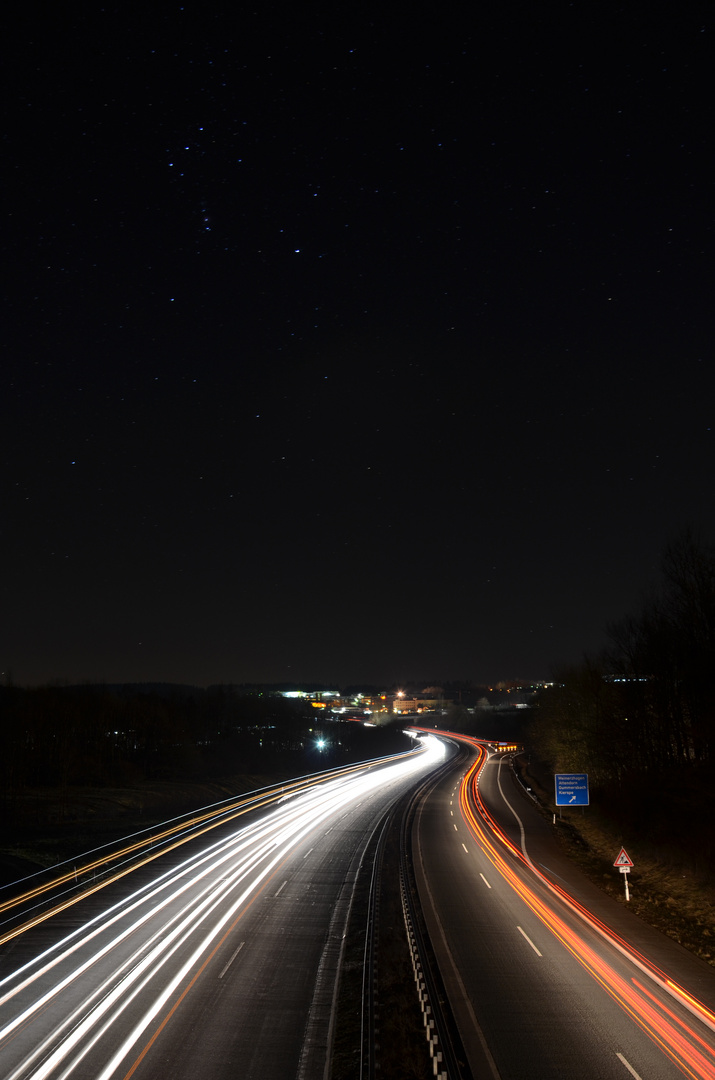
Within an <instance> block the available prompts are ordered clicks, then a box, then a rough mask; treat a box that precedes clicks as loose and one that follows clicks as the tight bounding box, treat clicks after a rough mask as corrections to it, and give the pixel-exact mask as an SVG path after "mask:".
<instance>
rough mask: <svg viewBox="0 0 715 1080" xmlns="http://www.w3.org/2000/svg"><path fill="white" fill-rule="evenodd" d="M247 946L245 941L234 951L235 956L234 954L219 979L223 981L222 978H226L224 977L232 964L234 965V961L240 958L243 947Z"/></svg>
mask: <svg viewBox="0 0 715 1080" xmlns="http://www.w3.org/2000/svg"><path fill="white" fill-rule="evenodd" d="M245 944H246V942H245V941H242V942H241V944H240V945H239V946H238V948H237V949H234V951H233V954H232V956H231V959H230V960H229V961H228V963H227V964H226V966H225V967H224V969H223V971H222V972H221V974H220V975H219V979H222V978H223V977H224V975H225V974H226V972H227V971H228V969H229V968H230V967H231V964H232V963H233V962H234V960H235V959H236V957H237V956H238V954H239V953H240V951H241V949H242V948H243V946H244V945H245Z"/></svg>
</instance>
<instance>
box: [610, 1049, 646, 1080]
mask: <svg viewBox="0 0 715 1080" xmlns="http://www.w3.org/2000/svg"><path fill="white" fill-rule="evenodd" d="M616 1057H617V1058H618V1060H619V1061H620V1062H622V1063H623V1064H624V1065H625V1067H626V1068H627V1069H628V1072H629V1073H630V1074H631V1076H634V1077H635V1080H641V1077H640V1076H639V1074H638V1073H637V1072H636V1070H635V1069H634V1068H633V1066H632V1065H629V1064H628V1062H627V1061H626V1059H625V1058H624V1056H623V1054H619V1053H616Z"/></svg>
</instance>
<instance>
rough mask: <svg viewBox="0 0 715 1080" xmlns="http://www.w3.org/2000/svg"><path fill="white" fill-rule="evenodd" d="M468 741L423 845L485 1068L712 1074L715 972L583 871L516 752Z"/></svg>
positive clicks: (447, 959) (432, 806)
mask: <svg viewBox="0 0 715 1080" xmlns="http://www.w3.org/2000/svg"><path fill="white" fill-rule="evenodd" d="M462 741H464V740H462ZM467 741H469V742H471V744H472V748H473V764H472V766H471V768H470V769H468V770H467V771H466V772H465V771H464V768H462V769H461V772H460V774H457V775H455V774H454V772H452V773H451V774H449V775H446V774H445V775H444V776H443V778H442V779H441V780H440V782H439V783H438V784H437V785H436V786H435V787H434V789H433V790H432V791H431V793H430V794H429V795H428V797H427V798H425V799H423V800H422V803H421V805H420V809H419V812H418V814H417V816H416V818H415V822H414V826H413V846H414V851H415V865H416V873H417V880H418V885H419V893H420V900H421V903H422V907H423V910H424V914H425V918H426V921H427V926H428V929H429V933H430V936H431V939H432V944H433V946H434V949H435V951H436V954H437V960H438V963H439V968H440V971H441V974H442V977H443V980H444V984H445V987H446V991H447V994H448V998H449V1002H450V1004H451V1006H452V1009H453V1011H454V1014H455V1017H456V1020H457V1023H458V1027H459V1031H460V1035H461V1038H462V1041H463V1044H464V1047H465V1050H466V1053H467V1056H468V1059H469V1064H470V1066H471V1070H472V1073H473V1075H474V1076H475V1077H478V1078H479V1080H482V1078H490V1080H516V1078H521V1077H528V1078H529V1080H553V1078H554V1077H561V1076H569V1077H571V1076H577V1077H579V1080H597V1078H598V1080H628V1078H629V1077H631V1078H635V1080H639V1078H640V1080H675V1078H676V1077H678V1078H681V1077H682V1076H683V1075H685V1076H688V1077H691V1078H693V1080H695V1078H698V1080H706V1078H709V1080H713V1078H715V970H713V968H712V967H709V966H708V965H707V964H705V963H704V962H703V961H701V960H699V959H697V958H696V957H694V956H692V955H691V954H689V953H687V952H686V951H685V950H683V949H681V948H680V947H679V946H678V945H677V944H676V943H674V942H672V941H671V940H670V939H669V938H667V937H665V936H664V935H662V934H660V933H658V932H657V931H655V930H651V929H650V928H649V927H647V926H645V925H644V924H642V923H641V922H640V921H639V920H638V919H636V918H635V917H634V916H632V915H630V913H629V912H628V911H627V910H624V907H623V906H622V905H620V904H618V903H617V902H616V901H615V900H613V899H610V898H609V897H607V896H606V895H605V894H604V893H602V892H601V891H600V890H598V889H596V888H595V887H594V886H592V885H591V884H590V883H589V882H587V881H586V880H585V879H584V878H582V877H581V875H579V874H578V873H577V872H576V871H575V870H574V868H573V866H572V865H571V864H569V862H568V860H567V859H565V857H564V856H563V855H562V853H561V851H560V849H559V848H558V847H557V845H556V844H555V841H554V839H553V837H552V835H551V831H552V829H551V826H550V823H549V822H548V821H545V820H544V818H543V817H542V816H541V815H540V814H539V813H538V812H537V810H536V809H535V807H534V806H533V804H532V803H531V801H530V800H529V799H528V798H527V797H526V796H525V795H523V794H521V793H520V792H519V791H518V790H517V787H516V784H515V782H514V781H513V780H512V777H511V769H510V767H509V765H508V764H507V763H505V761H504V757H503V755H501V754H495V753H493V752H492V751H491V750H489V751H487V750H486V749H485V748H483V747H480V746H479V745H478V744H477V743H476V742H475V741H474V740H467ZM462 774H464V775H462ZM616 854H617V852H614V857H615V855H616ZM615 873H616V871H615V870H614V874H615Z"/></svg>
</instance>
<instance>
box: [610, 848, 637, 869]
mask: <svg viewBox="0 0 715 1080" xmlns="http://www.w3.org/2000/svg"><path fill="white" fill-rule="evenodd" d="M613 865H614V866H633V862H632V861H631V859H629V857H628V852H627V851H626V849H625V848H624V847H622V848H621V850H620V851H619V852H618V858H617V859H616V861H615V862H614V864H613Z"/></svg>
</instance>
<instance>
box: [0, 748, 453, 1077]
mask: <svg viewBox="0 0 715 1080" xmlns="http://www.w3.org/2000/svg"><path fill="white" fill-rule="evenodd" d="M450 752H451V751H450V750H449V749H448V747H447V746H446V744H444V743H442V742H439V741H438V740H434V739H427V740H424V745H423V747H422V748H421V749H420V751H419V752H418V753H412V754H410V755H404V756H403V757H401V758H398V759H388V760H387V761H385V762H378V763H372V764H366V765H365V766H363V767H352V768H350V769H346V770H343V771H341V772H340V773H339V774H336V775H331V774H325V775H323V776H321V777H317V778H315V779H314V780H313V781H311V782H310V783H306V784H304V785H302V786H300V785H296V786H291V788H290V790H288V789H286V791H285V792H282V791H281V790H280V789H277V790H276V791H274V792H273V793H272V796H271V798H272V803H271V805H270V806H267V807H264V808H262V809H256V810H253V811H252V812H251V813H245V812H243V811H241V813H242V815H243V816H241V817H240V818H238V819H237V820H234V821H229V822H225V821H224V822H223V824H222V825H221V827H220V828H216V829H215V830H213V831H212V832H210V833H206V832H205V831H204V832H203V835H201V836H200V837H199V838H197V839H193V840H191V839H189V840H186V841H185V842H183V843H178V841H177V842H175V843H173V844H172V846H170V847H169V849H168V850H167V851H165V852H164V853H163V854H162V855H161V857H159V858H156V859H154V860H153V861H151V862H147V861H140V862H139V864H138V865H137V866H136V869H134V870H133V872H131V873H127V874H125V876H124V877H122V878H120V879H117V880H114V881H111V882H110V883H109V884H108V885H107V886H106V887H104V888H101V889H99V890H96V891H89V892H88V894H87V895H85V896H84V898H83V899H79V900H77V899H76V897H74V896H70V900H72V902H71V903H70V902H68V899H67V897H68V895H69V894H67V891H66V890H67V888H69V887H70V886H71V884H72V882H69V883H66V882H65V883H64V884H63V885H62V889H63V890H64V892H63V893H62V898H61V899H58V900H56V901H55V900H53V899H52V898H51V901H50V910H47V911H46V910H45V909H42V913H41V916H36V915H35V914H33V913H34V912H35V911H36V908H35V907H34V906H33V905H35V904H36V898H35V896H34V895H33V896H32V897H28V900H27V904H28V905H29V907H28V909H27V911H24V910H23V909H22V908H20V909H19V914H18V917H17V922H18V925H17V926H16V927H14V928H10V929H8V925H9V924H7V923H6V924H5V930H4V933H3V934H2V935H0V943H1V944H0V1076H2V1078H3V1080H30V1078H32V1080H65V1078H70V1077H72V1078H73V1080H84V1078H86V1080H110V1078H115V1077H116V1078H121V1080H129V1078H130V1077H134V1078H135V1080H150V1078H151V1080H156V1078H157V1077H172V1078H173V1080H178V1078H182V1077H186V1078H187V1080H188V1078H189V1077H190V1078H191V1080H201V1078H203V1077H206V1078H209V1077H211V1078H216V1080H221V1078H224V1077H225V1078H228V1077H231V1078H232V1080H235V1077H236V1076H240V1077H242V1078H245V1080H250V1078H252V1077H256V1078H258V1077H260V1078H261V1080H271V1078H276V1080H278V1078H280V1080H285V1078H288V1077H290V1078H292V1077H301V1078H306V1080H307V1078H313V1077H321V1076H323V1073H324V1068H325V1061H326V1054H327V1052H328V1047H329V1040H330V1027H331V1017H332V1007H333V999H334V991H335V984H336V977H337V973H338V969H339V963H340V955H341V944H342V940H343V936H344V931H345V925H346V918H347V913H348V909H349V904H350V899H351V895H352V889H353V885H354V882H355V879H356V875H357V871H358V867H359V864H360V860H361V858H362V856H363V853H364V851H365V849H366V847H367V845H368V843H369V841H370V838H371V837H372V836H373V834H374V832H375V830H376V829H377V827H378V826H379V824H380V822H381V821H382V819H383V817H384V815H385V813H386V811H387V810H388V809H389V807H390V806H391V805H393V804H394V802H395V801H396V800H397V799H398V798H400V797H401V796H402V795H403V794H404V793H405V792H406V791H408V790H409V789H410V788H411V787H413V786H414V784H415V783H417V782H418V781H419V780H420V778H422V777H424V776H425V775H427V774H429V773H430V772H432V771H433V770H434V769H435V768H436V766H437V765H438V764H441V763H442V762H443V761H444V759H445V755H447V756H448V755H449V753H450ZM208 817H210V815H205V814H204V815H201V822H202V829H204V828H205V825H206V821H207V818H208ZM198 820H199V819H197V821H198ZM130 847H136V845H128V846H127V850H129V848H130ZM34 891H36V890H33V893H34ZM58 895H59V894H58ZM52 903H54V904H55V907H54V908H52V907H51V904H52ZM28 911H29V912H30V914H28ZM50 911H54V913H53V914H51V913H50ZM23 920H24V921H23Z"/></svg>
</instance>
